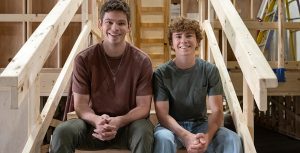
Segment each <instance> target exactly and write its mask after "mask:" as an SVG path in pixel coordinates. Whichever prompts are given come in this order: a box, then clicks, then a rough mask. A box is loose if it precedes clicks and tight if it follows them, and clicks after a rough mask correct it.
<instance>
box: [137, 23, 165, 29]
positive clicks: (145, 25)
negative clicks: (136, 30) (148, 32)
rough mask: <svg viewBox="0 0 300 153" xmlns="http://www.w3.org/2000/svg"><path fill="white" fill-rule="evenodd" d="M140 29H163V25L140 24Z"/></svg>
mask: <svg viewBox="0 0 300 153" xmlns="http://www.w3.org/2000/svg"><path fill="white" fill-rule="evenodd" d="M141 27H142V28H160V27H164V23H141Z"/></svg>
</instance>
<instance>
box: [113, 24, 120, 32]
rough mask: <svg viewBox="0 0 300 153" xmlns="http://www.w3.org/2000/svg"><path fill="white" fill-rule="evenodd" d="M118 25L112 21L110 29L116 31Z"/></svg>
mask: <svg viewBox="0 0 300 153" xmlns="http://www.w3.org/2000/svg"><path fill="white" fill-rule="evenodd" d="M119 28H120V27H119V25H118V24H117V23H114V24H113V25H112V27H111V29H112V30H114V31H118V30H119Z"/></svg>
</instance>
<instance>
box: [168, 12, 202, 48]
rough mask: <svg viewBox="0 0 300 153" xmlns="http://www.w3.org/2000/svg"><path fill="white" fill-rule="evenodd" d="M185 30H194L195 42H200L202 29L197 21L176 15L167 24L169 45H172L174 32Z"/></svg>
mask: <svg viewBox="0 0 300 153" xmlns="http://www.w3.org/2000/svg"><path fill="white" fill-rule="evenodd" d="M186 31H194V32H195V35H196V39H197V43H198V44H199V43H200V41H201V40H202V38H203V37H202V29H201V27H200V24H199V22H198V21H196V20H192V19H188V18H184V17H178V18H175V19H174V20H173V21H172V22H171V23H170V25H169V31H168V40H169V44H170V46H172V45H173V43H172V34H173V33H174V32H186Z"/></svg>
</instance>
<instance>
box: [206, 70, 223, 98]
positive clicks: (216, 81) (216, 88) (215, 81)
mask: <svg viewBox="0 0 300 153" xmlns="http://www.w3.org/2000/svg"><path fill="white" fill-rule="evenodd" d="M222 94H223V87H222V80H221V77H220V73H219V70H218V68H217V67H216V66H215V65H212V68H211V69H209V72H208V95H209V96H212V95H222Z"/></svg>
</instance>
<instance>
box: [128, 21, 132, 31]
mask: <svg viewBox="0 0 300 153" xmlns="http://www.w3.org/2000/svg"><path fill="white" fill-rule="evenodd" d="M128 30H129V32H130V31H131V22H129V23H128Z"/></svg>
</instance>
